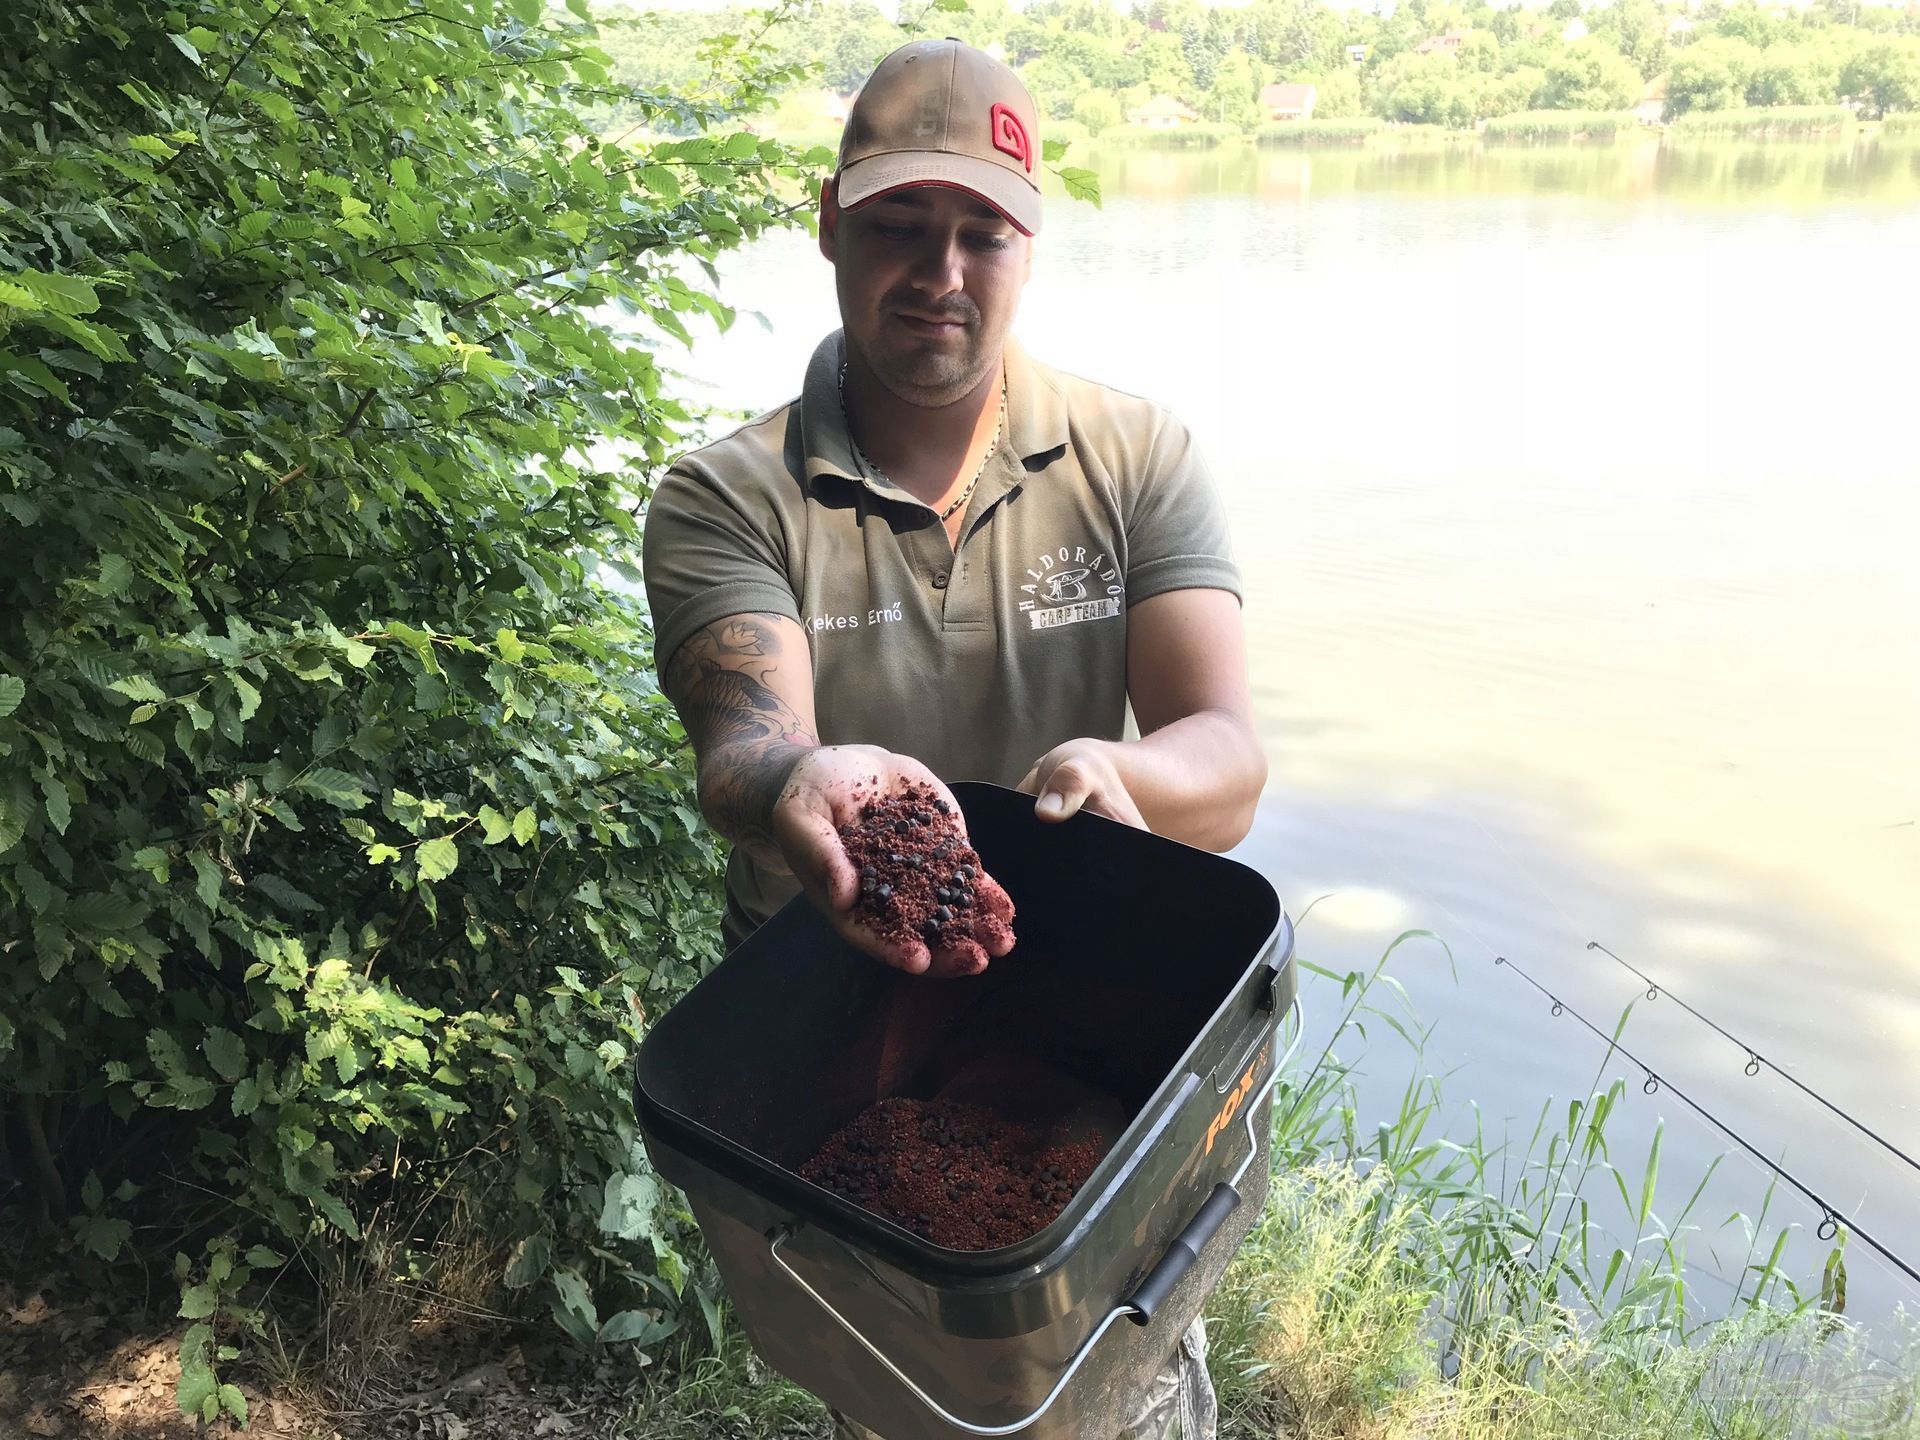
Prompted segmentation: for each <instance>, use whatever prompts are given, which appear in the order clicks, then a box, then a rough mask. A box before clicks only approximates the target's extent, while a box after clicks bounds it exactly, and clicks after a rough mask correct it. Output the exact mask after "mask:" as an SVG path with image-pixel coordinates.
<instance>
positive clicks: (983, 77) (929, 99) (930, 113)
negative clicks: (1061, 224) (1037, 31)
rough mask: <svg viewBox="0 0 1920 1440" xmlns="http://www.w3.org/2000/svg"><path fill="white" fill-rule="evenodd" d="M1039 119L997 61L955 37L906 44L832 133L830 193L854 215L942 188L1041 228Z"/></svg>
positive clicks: (1021, 224)
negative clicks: (836, 144) (919, 188)
mask: <svg viewBox="0 0 1920 1440" xmlns="http://www.w3.org/2000/svg"><path fill="white" fill-rule="evenodd" d="M1039 162H1040V119H1039V115H1038V114H1037V113H1036V112H1035V110H1034V108H1033V97H1032V96H1031V95H1029V94H1028V93H1027V87H1026V86H1025V85H1022V84H1021V83H1020V77H1019V76H1017V75H1015V74H1014V73H1013V71H1011V70H1009V69H1008V68H1007V67H1006V66H1005V65H1003V64H1001V63H1000V62H999V61H998V60H995V59H994V58H993V57H992V56H991V55H987V54H985V53H984V52H982V51H979V50H976V49H974V48H973V47H972V46H971V45H964V44H962V43H961V42H960V41H958V40H950V39H949V40H915V41H914V42H912V43H911V44H908V45H902V46H901V47H900V48H899V49H898V50H895V51H894V52H893V53H892V54H891V55H889V56H887V58H886V59H884V60H882V61H881V62H880V64H879V65H878V66H877V67H876V68H875V69H874V72H873V75H872V76H871V77H870V78H869V79H868V81H867V83H866V85H865V87H864V88H862V89H861V91H860V95H859V98H858V99H856V100H855V101H854V102H853V109H852V111H851V112H850V113H849V114H848V116H847V127H846V129H845V131H843V132H842V134H841V136H840V169H839V173H838V178H837V182H836V186H835V193H836V195H837V196H838V197H839V201H840V204H841V205H842V206H843V207H844V208H846V209H848V210H854V209H858V208H859V207H860V206H862V205H865V204H866V203H868V202H869V201H872V200H877V199H879V198H880V197H881V196H882V195H885V194H888V193H890V192H891V191H894V190H905V189H907V188H909V187H910V186H914V185H946V186H950V187H952V188H953V189H956V190H964V191H966V192H967V193H968V194H970V195H972V196H974V197H976V198H977V199H980V200H983V201H985V202H986V203H987V204H989V205H991V206H992V207H993V208H994V209H995V210H998V211H999V212H1000V213H1001V214H1002V215H1004V216H1006V218H1007V220H1008V221H1009V222H1010V223H1012V224H1013V225H1014V226H1015V227H1017V228H1018V229H1020V230H1022V231H1024V232H1026V233H1027V234H1029V235H1032V234H1036V233H1037V232H1038V231H1039V229H1040V182H1039V179H1038V176H1037V174H1036V172H1035V167H1036V166H1037V165H1038V164H1039Z"/></svg>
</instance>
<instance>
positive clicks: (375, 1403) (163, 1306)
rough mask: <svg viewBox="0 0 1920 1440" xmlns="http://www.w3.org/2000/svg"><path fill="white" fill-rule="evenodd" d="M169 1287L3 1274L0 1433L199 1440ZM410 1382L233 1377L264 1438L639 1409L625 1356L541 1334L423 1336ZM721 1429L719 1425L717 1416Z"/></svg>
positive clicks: (367, 1439)
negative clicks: (184, 1399)
mask: <svg viewBox="0 0 1920 1440" xmlns="http://www.w3.org/2000/svg"><path fill="white" fill-rule="evenodd" d="M171 1298H172V1297H171V1295H168V1296H159V1295H155V1296H151V1297H148V1296H143V1295H139V1294H133V1295H107V1296H103V1295H100V1294H97V1293H85V1292H82V1291H81V1290H80V1289H79V1288H78V1287H77V1286H75V1285H74V1284H73V1283H72V1282H71V1281H70V1280H67V1279H64V1278H61V1277H56V1276H47V1277H44V1278H42V1279H40V1280H38V1281H21V1280H17V1279H16V1280H12V1281H5V1280H0V1436H6V1437H9V1440H11V1437H14V1436H20V1437H23V1440H197V1437H199V1436H201V1435H204V1434H210V1433H220V1432H221V1431H222V1430H223V1429H224V1428H225V1427H224V1424H223V1425H221V1426H214V1427H208V1428H207V1429H206V1430H202V1429H201V1428H200V1427H198V1426H196V1424H195V1423H194V1422H193V1421H190V1420H188V1419H186V1418H184V1417H183V1416H182V1415H181V1414H180V1412H179V1408H178V1406H177V1405H176V1404H175V1400H174V1389H175V1386H176V1385H177V1384H178V1382H179V1378H180V1366H179V1361H178V1359H177V1347H178V1345H179V1339H180V1333H181V1330H182V1328H183V1326H182V1322H180V1321H177V1320H173V1319H170V1318H167V1315H166V1312H167V1311H168V1310H169V1309H171V1305H170V1304H168V1303H167V1302H168V1301H170V1300H171ZM407 1366H408V1370H409V1377H408V1378H409V1380H411V1381H412V1382H413V1388H411V1389H397V1388H395V1387H394V1386H393V1385H392V1384H390V1383H387V1384H382V1383H378V1382H368V1383H367V1384H366V1385H365V1386H364V1393H363V1394H362V1395H360V1396H359V1397H357V1403H356V1404H355V1406H354V1407H353V1408H340V1407H339V1406H338V1404H337V1402H335V1403H329V1402H328V1401H327V1400H325V1399H324V1398H322V1397H318V1396H315V1395H312V1394H304V1395H303V1394H299V1393H295V1390H296V1386H288V1387H286V1388H281V1389H277V1388H276V1387H275V1386H274V1385H273V1383H272V1382H271V1381H269V1380H266V1379H264V1378H263V1377H262V1376H261V1375H260V1374H259V1373H258V1372H257V1370H256V1371H254V1372H253V1373H243V1374H240V1375H237V1376H233V1377H230V1378H232V1379H233V1380H234V1383H236V1384H238V1385H239V1387H240V1390H241V1393H242V1394H244V1395H245V1396H246V1399H247V1408H248V1410H249V1412H250V1419H251V1424H250V1426H249V1429H248V1431H247V1433H248V1434H250V1435H253V1436H257V1437H261V1440H544V1437H549V1436H558V1437H568V1436H574V1437H580V1440H587V1437H593V1440H608V1437H612V1436H613V1435H615V1434H616V1432H618V1431H619V1430H620V1428H621V1427H622V1426H623V1424H624V1425H627V1427H628V1428H627V1429H626V1431H625V1433H626V1434H628V1435H631V1436H635V1437H639V1436H641V1435H643V1434H644V1433H645V1432H646V1430H647V1428H648V1427H646V1426H645V1425H644V1424H642V1425H640V1426H638V1427H636V1426H633V1425H632V1424H631V1423H630V1422H631V1421H632V1419H633V1417H634V1416H635V1415H636V1414H637V1413H640V1412H644V1411H645V1410H646V1409H647V1408H648V1396H649V1394H650V1390H649V1386H648V1377H647V1375H646V1374H645V1371H644V1368H643V1367H642V1366H641V1364H640V1363H639V1361H638V1359H637V1358H636V1357H635V1355H634V1354H633V1353H632V1352H631V1351H628V1352H626V1353H607V1354H603V1355H600V1356H597V1357H596V1356H591V1355H585V1354H583V1353H581V1352H579V1351H577V1350H574V1349H572V1348H571V1347H567V1346H565V1345H561V1344H551V1343H547V1342H544V1341H543V1340H542V1339H541V1338H540V1337H539V1336H538V1335H537V1333H534V1332H529V1333H528V1334H527V1335H526V1336H524V1337H519V1338H516V1337H512V1336H506V1337H503V1336H502V1335H501V1334H500V1332H498V1331H491V1332H489V1333H486V1334H484V1335H482V1334H474V1333H465V1334H458V1333H456V1334H441V1335H436V1336H430V1337H424V1338H423V1339H422V1340H421V1342H420V1343H419V1344H418V1345H416V1346H415V1347H413V1350H412V1352H411V1353H410V1354H409V1355H408V1357H407ZM716 1428H717V1429H720V1430H723V1429H724V1428H725V1427H716Z"/></svg>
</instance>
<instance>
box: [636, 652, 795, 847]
mask: <svg viewBox="0 0 1920 1440" xmlns="http://www.w3.org/2000/svg"><path fill="white" fill-rule="evenodd" d="M787 658H788V657H787V656H786V655H785V651H784V647H783V646H782V644H781V642H780V635H779V632H778V631H777V630H776V629H775V628H774V626H773V625H772V624H771V623H770V621H769V619H768V618H763V617H760V616H756V615H736V616H733V617H731V618H729V619H726V620H721V621H717V622H716V623H714V624H712V625H709V626H707V627H706V628H705V629H703V630H700V631H698V632H697V633H696V634H694V635H693V636H691V637H690V638H689V639H688V640H687V641H686V643H685V644H683V645H682V646H681V647H680V649H679V651H678V652H677V653H676V654H675V655H674V657H673V660H672V662H671V663H670V664H669V665H668V666H667V673H666V677H665V681H666V691H667V698H668V699H670V700H672V701H673V703H674V706H675V707H676V708H677V709H678V710H679V712H680V719H681V723H682V724H684V725H685V726H686V727H687V734H688V735H689V736H691V737H692V740H693V748H694V753H695V755H696V756H697V757H698V759H699V765H700V799H701V808H702V809H703V810H705V811H706V813H707V816H708V818H709V819H710V820H711V821H712V822H713V823H714V824H715V826H716V827H718V828H719V830H720V831H721V832H722V833H723V834H725V835H727V836H729V837H730V838H732V839H733V840H734V841H735V842H737V843H739V844H742V845H746V846H748V847H749V848H750V849H751V850H752V851H753V852H754V853H755V854H756V855H757V856H760V857H761V858H775V859H777V857H778V855H779V848H778V846H777V845H776V844H775V843H774V839H773V829H772V820H773V807H774V805H775V803H776V802H778V800H779V799H780V792H781V790H782V789H783V788H784V787H785V785H786V783H787V777H788V775H789V774H791V773H792V771H793V767H794V765H795V764H796V763H798V761H799V760H800V758H801V757H802V756H803V755H805V754H806V752H807V751H808V750H811V749H813V748H815V747H816V746H818V745H819V743H820V741H819V738H818V737H817V736H816V735H815V734H814V733H813V731H812V729H811V728H810V727H809V726H808V725H807V724H806V723H805V722H804V721H803V720H802V719H801V718H800V716H799V715H798V714H797V713H795V711H794V709H793V707H792V706H791V705H789V704H788V703H787V702H786V701H785V700H783V699H782V698H781V697H780V695H779V693H778V692H776V691H775V690H774V689H773V687H772V686H771V685H770V684H769V683H768V681H769V679H770V677H771V676H772V675H773V674H774V673H775V671H776V670H777V669H778V668H779V666H780V665H781V664H782V663H783V662H786V661H787Z"/></svg>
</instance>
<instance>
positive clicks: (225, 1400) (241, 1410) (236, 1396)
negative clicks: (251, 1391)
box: [218, 1385, 247, 1427]
mask: <svg viewBox="0 0 1920 1440" xmlns="http://www.w3.org/2000/svg"><path fill="white" fill-rule="evenodd" d="M218 1393H219V1396H220V1408H221V1409H222V1410H224V1411H226V1412H227V1413H228V1414H229V1415H231V1416H233V1418H234V1419H235V1420H237V1421H239V1422H240V1424H241V1426H242V1427H244V1426H245V1425H246V1423H247V1397H246V1396H244V1395H242V1394H241V1393H240V1390H239V1387H238V1386H235V1385H222V1386H221V1387H220V1389H219V1392H218Z"/></svg>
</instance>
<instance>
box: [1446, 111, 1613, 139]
mask: <svg viewBox="0 0 1920 1440" xmlns="http://www.w3.org/2000/svg"><path fill="white" fill-rule="evenodd" d="M1639 128H1640V121H1639V120H1638V119H1637V118H1636V117H1635V116H1634V114H1633V112H1632V111H1623V110H1599V111H1591V110H1526V111H1522V112H1521V113H1520V114H1518V115H1502V116H1499V117H1498V118H1496V119H1493V120H1489V121H1488V122H1487V123H1486V125H1485V127H1484V128H1483V129H1482V130H1481V132H1480V133H1481V134H1482V135H1484V136H1485V137H1486V138H1487V139H1488V140H1495V141H1521V142H1525V141H1534V140H1563V141H1564V140H1611V139H1613V138H1614V137H1615V136H1616V135H1630V134H1632V133H1633V132H1634V131H1635V130H1638V129H1639Z"/></svg>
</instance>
